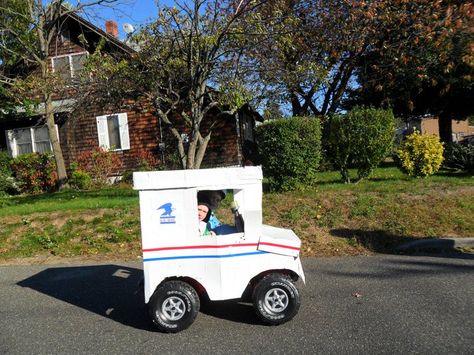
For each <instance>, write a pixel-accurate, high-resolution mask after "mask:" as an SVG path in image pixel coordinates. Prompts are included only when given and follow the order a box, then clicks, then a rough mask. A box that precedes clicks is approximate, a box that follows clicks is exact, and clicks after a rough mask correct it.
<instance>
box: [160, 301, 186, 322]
mask: <svg viewBox="0 0 474 355" xmlns="http://www.w3.org/2000/svg"><path fill="white" fill-rule="evenodd" d="M185 311H186V305H185V304H184V301H183V300H182V299H181V298H179V297H175V296H172V297H168V298H167V299H165V300H164V302H163V304H162V305H161V312H162V314H163V316H164V317H165V318H166V319H167V320H170V321H177V320H180V319H181V318H183V316H184V313H185Z"/></svg>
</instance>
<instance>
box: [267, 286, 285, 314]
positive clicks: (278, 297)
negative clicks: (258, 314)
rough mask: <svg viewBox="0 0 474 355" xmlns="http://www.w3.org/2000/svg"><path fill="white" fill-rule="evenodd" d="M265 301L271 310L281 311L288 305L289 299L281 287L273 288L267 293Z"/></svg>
mask: <svg viewBox="0 0 474 355" xmlns="http://www.w3.org/2000/svg"><path fill="white" fill-rule="evenodd" d="M264 302H265V306H266V307H267V309H269V310H270V311H271V312H274V313H280V312H283V311H284V310H285V309H286V307H288V303H289V299H288V295H287V293H286V292H285V291H284V290H282V289H281V288H272V289H270V290H268V291H267V293H266V294H265V300H264Z"/></svg>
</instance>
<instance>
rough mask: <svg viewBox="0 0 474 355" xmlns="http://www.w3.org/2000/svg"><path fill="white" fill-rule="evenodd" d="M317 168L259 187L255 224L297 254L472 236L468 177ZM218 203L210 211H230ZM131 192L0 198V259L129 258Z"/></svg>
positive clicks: (135, 228) (134, 242)
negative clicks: (298, 245) (276, 230)
mask: <svg viewBox="0 0 474 355" xmlns="http://www.w3.org/2000/svg"><path fill="white" fill-rule="evenodd" d="M339 179H340V178H339V174H338V173H337V172H330V173H321V174H320V176H319V183H318V184H317V185H316V186H314V187H308V188H307V189H305V190H304V191H297V192H288V193H265V194H264V197H263V219H264V223H267V224H271V225H275V226H281V227H287V228H292V229H293V230H294V231H295V232H296V233H297V234H298V235H299V236H300V238H301V239H302V240H303V255H305V256H309V255H317V256H322V255H325V256H327V255H360V254H370V253H372V252H390V251H391V250H393V248H394V247H395V246H397V245H400V244H401V243H404V242H407V241H411V240H413V239H417V238H426V237H428V238H431V237H474V177H472V176H468V175H462V174H453V173H446V172H444V173H439V174H437V175H435V176H432V177H429V178H427V179H412V178H409V177H407V176H405V175H403V174H401V173H400V172H399V170H398V169H396V168H393V167H384V168H379V169H377V170H376V171H375V173H374V174H373V176H372V178H371V179H369V180H367V181H362V182H360V183H358V184H356V185H346V184H342V183H340V180H339ZM228 205H229V204H228V201H225V202H224V203H223V205H222V207H221V209H220V210H218V211H217V215H218V216H219V217H221V218H222V219H224V220H226V219H228V218H229V216H230V213H229V210H228V208H227V207H228ZM140 255H141V245H140V222H139V211H138V193H137V192H136V191H133V190H132V189H131V188H130V187H114V188H109V189H103V190H100V191H84V192H78V191H64V192H59V193H54V194H43V195H37V196H17V197H10V198H0V262H8V261H11V260H13V259H17V258H28V260H29V261H35V260H39V261H41V260H44V258H49V257H84V256H86V257H94V256H95V257H97V258H101V259H102V258H122V259H136V258H138V257H140Z"/></svg>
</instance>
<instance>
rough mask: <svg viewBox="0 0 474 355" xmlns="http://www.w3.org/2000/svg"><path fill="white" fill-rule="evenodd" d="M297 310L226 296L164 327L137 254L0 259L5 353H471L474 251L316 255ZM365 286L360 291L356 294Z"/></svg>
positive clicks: (307, 263) (307, 264) (0, 348)
mask: <svg viewBox="0 0 474 355" xmlns="http://www.w3.org/2000/svg"><path fill="white" fill-rule="evenodd" d="M303 264H304V268H305V273H306V279H307V284H306V285H305V286H303V285H300V290H301V296H302V305H301V308H300V312H299V313H298V315H297V316H296V317H295V318H294V319H293V320H292V321H291V322H289V323H286V324H283V325H281V326H278V327H271V326H265V325H262V324H260V323H259V321H258V320H257V318H256V316H254V313H253V309H252V308H251V306H249V305H247V304H237V303H229V302H222V303H218V304H214V307H212V308H209V309H208V310H206V311H205V312H201V313H200V314H199V315H198V318H197V319H196V321H195V322H194V324H193V325H192V326H191V327H190V328H189V329H187V330H185V331H184V332H181V333H178V334H161V333H158V332H155V331H154V330H153V328H152V326H151V324H150V322H149V320H148V318H147V315H146V312H145V309H144V306H143V300H142V296H141V295H140V294H134V291H135V286H136V284H137V282H138V281H139V279H140V278H141V269H140V267H141V265H140V264H127V263H115V264H103V265H49V266H48V265H36V266H1V267H0V354H149V353H159V354H168V353H176V354H290V353H291V354H303V353H304V354H349V353H350V354H358V353H368V354H382V353H390V354H409V353H417V354H454V353H455V354H468V353H470V354H472V353H473V349H474V258H473V256H472V255H464V256H463V257H459V256H452V257H449V256H445V257H431V256H383V255H381V256H374V257H344V258H307V259H304V260H303ZM357 296H359V297H357Z"/></svg>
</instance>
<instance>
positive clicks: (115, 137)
mask: <svg viewBox="0 0 474 355" xmlns="http://www.w3.org/2000/svg"><path fill="white" fill-rule="evenodd" d="M96 120H97V133H98V136H99V146H101V147H104V148H106V149H112V150H127V149H130V138H129V136H128V121H127V114H126V113H116V114H113V115H105V116H99V117H96Z"/></svg>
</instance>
